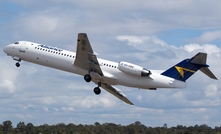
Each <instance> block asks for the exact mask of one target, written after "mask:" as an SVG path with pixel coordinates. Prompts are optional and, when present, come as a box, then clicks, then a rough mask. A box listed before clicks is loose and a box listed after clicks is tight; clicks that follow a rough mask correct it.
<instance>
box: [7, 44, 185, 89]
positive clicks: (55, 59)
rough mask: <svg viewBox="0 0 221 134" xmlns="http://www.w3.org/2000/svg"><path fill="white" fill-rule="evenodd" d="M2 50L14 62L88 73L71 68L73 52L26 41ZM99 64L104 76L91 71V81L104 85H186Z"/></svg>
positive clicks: (107, 63)
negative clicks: (132, 73)
mask: <svg viewBox="0 0 221 134" xmlns="http://www.w3.org/2000/svg"><path fill="white" fill-rule="evenodd" d="M4 51H5V53H7V54H8V55H10V56H12V58H13V59H14V60H18V61H21V60H24V61H27V62H31V63H35V64H39V65H43V66H47V67H51V68H56V69H59V70H63V71H67V72H71V73H75V74H79V75H83V76H84V75H85V74H88V70H84V69H81V68H79V67H76V66H75V65H74V61H75V55H76V53H75V52H71V51H67V50H63V49H58V48H56V47H50V46H46V45H42V44H37V43H33V42H27V41H20V42H19V43H18V44H16V43H15V44H10V45H8V46H6V47H5V48H4ZM98 62H99V64H100V68H101V70H102V72H103V74H104V76H98V75H97V74H95V73H93V72H92V73H91V77H92V81H94V82H95V83H96V82H104V83H108V84H110V85H123V86H128V87H135V88H142V89H155V88H184V87H185V86H186V83H185V82H182V81H179V80H175V79H173V78H170V77H167V76H164V75H161V74H160V73H159V72H160V71H157V70H150V71H151V75H150V76H148V77H142V76H134V75H130V74H127V73H125V72H122V71H120V70H119V69H118V65H119V64H118V63H117V62H112V61H108V60H104V59H99V58H98ZM161 72H162V71H161Z"/></svg>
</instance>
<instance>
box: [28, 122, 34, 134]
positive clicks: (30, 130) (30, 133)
mask: <svg viewBox="0 0 221 134" xmlns="http://www.w3.org/2000/svg"><path fill="white" fill-rule="evenodd" d="M34 132H35V127H34V125H33V124H32V123H28V124H27V125H26V134H33V133H34Z"/></svg>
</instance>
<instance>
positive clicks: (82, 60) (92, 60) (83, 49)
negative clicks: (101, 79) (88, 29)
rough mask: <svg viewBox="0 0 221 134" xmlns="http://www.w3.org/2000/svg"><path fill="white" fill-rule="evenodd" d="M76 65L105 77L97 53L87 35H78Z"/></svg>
mask: <svg viewBox="0 0 221 134" xmlns="http://www.w3.org/2000/svg"><path fill="white" fill-rule="evenodd" d="M74 65H75V66H77V67H80V68H82V69H85V70H88V71H93V72H96V73H98V74H99V75H100V76H103V73H102V70H101V68H100V65H99V63H98V60H97V56H96V53H94V51H93V49H92V47H91V45H90V42H89V40H88V37H87V34H86V33H79V34H78V40H77V51H76V59H75V61H74Z"/></svg>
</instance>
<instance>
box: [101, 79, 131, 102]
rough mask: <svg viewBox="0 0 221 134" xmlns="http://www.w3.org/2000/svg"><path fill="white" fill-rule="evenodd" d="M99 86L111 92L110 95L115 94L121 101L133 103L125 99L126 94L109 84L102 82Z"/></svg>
mask: <svg viewBox="0 0 221 134" xmlns="http://www.w3.org/2000/svg"><path fill="white" fill-rule="evenodd" d="M101 87H102V88H103V89H105V90H106V91H108V92H109V93H111V94H112V95H114V96H116V97H117V98H119V99H121V100H122V101H124V102H126V103H127V104H130V105H134V104H133V103H132V102H131V101H130V100H128V99H127V97H126V95H125V94H123V93H121V91H120V90H119V89H117V88H115V87H113V86H111V85H109V84H105V83H102V84H101Z"/></svg>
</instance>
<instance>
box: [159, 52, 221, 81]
mask: <svg viewBox="0 0 221 134" xmlns="http://www.w3.org/2000/svg"><path fill="white" fill-rule="evenodd" d="M206 60H207V54H206V53H201V52H200V53H198V54H196V55H195V56H193V57H192V58H191V59H185V60H183V61H181V62H180V63H178V64H176V65H175V66H173V67H171V68H169V69H168V70H166V71H165V72H163V73H162V75H165V76H168V77H171V78H174V79H177V80H180V81H184V82H185V81H186V80H187V79H188V78H189V77H190V76H192V75H193V74H194V73H195V72H196V71H198V70H200V71H202V72H203V73H204V74H206V75H207V76H209V77H210V78H212V79H217V78H216V76H215V75H214V74H213V73H212V72H211V71H210V70H209V68H208V67H209V65H207V64H206Z"/></svg>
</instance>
